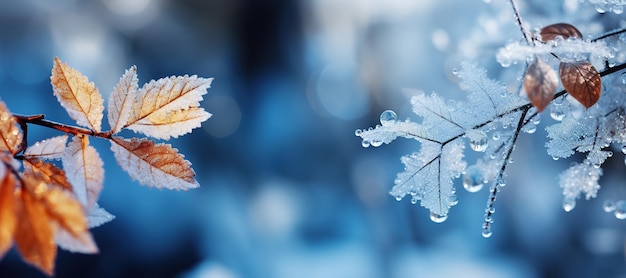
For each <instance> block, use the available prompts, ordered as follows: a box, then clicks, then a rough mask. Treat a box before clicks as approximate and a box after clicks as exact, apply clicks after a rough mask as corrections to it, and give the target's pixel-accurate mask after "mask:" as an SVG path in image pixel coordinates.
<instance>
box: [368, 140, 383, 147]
mask: <svg viewBox="0 0 626 278" xmlns="http://www.w3.org/2000/svg"><path fill="white" fill-rule="evenodd" d="M370 144H371V145H372V147H380V146H381V145H382V144H383V141H381V140H372V142H370Z"/></svg>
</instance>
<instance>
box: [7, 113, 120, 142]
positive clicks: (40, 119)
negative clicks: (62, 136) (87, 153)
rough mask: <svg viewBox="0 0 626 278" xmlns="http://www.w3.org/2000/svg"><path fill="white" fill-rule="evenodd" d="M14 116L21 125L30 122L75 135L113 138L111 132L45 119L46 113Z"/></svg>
mask: <svg viewBox="0 0 626 278" xmlns="http://www.w3.org/2000/svg"><path fill="white" fill-rule="evenodd" d="M13 116H14V117H15V118H16V119H17V121H18V122H20V125H21V123H28V124H34V125H39V126H45V127H49V128H52V129H56V130H58V131H61V132H64V133H69V134H73V135H78V134H85V135H89V136H94V137H100V138H105V139H110V138H111V133H110V132H96V131H94V130H91V129H87V128H83V127H77V126H72V125H66V124H62V123H57V122H54V121H49V120H46V119H44V115H34V116H23V115H17V114H13Z"/></svg>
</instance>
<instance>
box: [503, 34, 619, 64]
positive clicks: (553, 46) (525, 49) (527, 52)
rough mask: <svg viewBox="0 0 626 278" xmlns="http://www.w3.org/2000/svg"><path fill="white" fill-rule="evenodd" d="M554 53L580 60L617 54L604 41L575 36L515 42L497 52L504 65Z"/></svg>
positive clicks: (610, 56)
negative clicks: (531, 42) (547, 41)
mask: <svg viewBox="0 0 626 278" xmlns="http://www.w3.org/2000/svg"><path fill="white" fill-rule="evenodd" d="M552 53H554V54H556V55H558V56H559V57H561V58H564V59H570V60H580V59H586V58H587V57H589V56H591V57H605V58H612V57H614V56H615V53H614V51H611V48H609V47H608V46H607V45H606V43H605V42H603V41H597V42H592V41H585V40H580V39H575V38H570V39H567V40H564V39H562V38H557V39H556V40H554V41H551V42H550V43H545V44H544V43H540V42H537V43H536V44H535V45H528V44H526V43H525V42H513V43H510V44H507V45H506V46H505V47H503V48H500V50H498V53H497V54H496V59H497V60H498V63H500V65H502V66H503V67H509V66H511V65H512V64H518V63H525V62H526V61H529V60H532V59H534V57H535V56H544V55H551V54H552Z"/></svg>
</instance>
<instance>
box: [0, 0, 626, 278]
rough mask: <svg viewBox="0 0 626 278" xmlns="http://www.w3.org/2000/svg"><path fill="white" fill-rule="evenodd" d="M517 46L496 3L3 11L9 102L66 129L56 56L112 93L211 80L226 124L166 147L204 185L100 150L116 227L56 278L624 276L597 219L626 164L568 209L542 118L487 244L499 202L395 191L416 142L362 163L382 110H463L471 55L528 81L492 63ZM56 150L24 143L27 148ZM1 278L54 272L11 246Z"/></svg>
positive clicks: (30, 3)
mask: <svg viewBox="0 0 626 278" xmlns="http://www.w3.org/2000/svg"><path fill="white" fill-rule="evenodd" d="M520 2H522V1H520ZM520 7H521V8H522V13H523V15H524V17H525V19H526V20H527V21H528V22H530V23H529V25H530V26H531V27H533V28H535V27H539V26H543V25H546V24H551V23H555V22H559V21H567V22H570V23H572V24H574V25H576V26H578V27H579V28H580V29H581V30H582V31H583V33H585V34H589V33H591V34H594V33H595V34H597V33H600V32H602V31H603V30H605V29H607V30H608V29H612V28H615V27H618V26H620V25H623V24H625V23H624V20H623V16H619V15H615V14H604V15H599V14H597V13H596V12H595V10H594V9H593V7H591V6H590V4H588V3H586V2H585V3H580V2H578V1H576V0H565V1H548V2H547V3H546V2H545V1H539V0H535V1H527V2H523V3H520ZM520 38H521V36H520V33H519V30H518V28H517V26H516V24H515V19H514V17H513V13H512V11H511V9H510V6H509V5H508V4H507V3H506V2H505V1H495V0H492V1H485V2H483V1H480V0H472V1H455V0H437V1H436V0H422V1H409V0H386V1H377V0H341V1H339V0H297V1H286V0H269V1H254V0H204V1H203V0H184V1H173V0H134V1H125V0H99V1H79V0H60V1H46V0H26V1H8V0H0V88H2V89H1V91H0V97H1V98H2V100H3V101H4V102H6V103H7V105H8V107H9V109H11V111H13V112H15V113H20V114H37V113H44V114H45V115H46V117H47V118H49V119H52V120H55V121H60V122H64V123H72V121H71V120H70V119H69V117H68V116H67V114H66V113H65V111H64V110H62V108H61V107H60V105H58V103H57V102H56V99H55V97H54V96H53V95H52V89H51V86H50V84H49V83H50V82H49V76H50V70H51V68H52V60H53V57H54V56H59V57H60V58H61V59H62V60H63V61H65V62H67V63H68V64H69V65H71V66H72V67H74V68H76V69H78V70H80V71H81V72H82V73H83V74H84V75H86V76H88V77H89V78H90V80H91V81H93V82H95V84H96V86H97V87H98V88H99V89H100V91H101V93H102V94H103V95H104V96H105V98H106V97H107V96H108V94H109V93H110V91H111V89H112V88H113V86H114V85H115V84H116V83H117V81H118V79H119V77H120V76H121V75H122V74H123V72H124V70H125V69H127V68H129V67H130V66H131V65H137V67H138V75H139V80H140V84H143V83H145V82H148V81H149V80H151V79H157V78H160V77H165V76H170V75H183V74H197V75H200V76H204V77H214V78H215V80H214V82H213V86H212V88H211V89H209V93H208V94H207V95H206V97H205V100H204V101H203V103H202V105H203V107H205V108H206V109H207V110H208V111H209V112H211V113H213V117H212V118H211V119H209V120H208V121H207V122H205V123H204V124H203V127H202V128H200V129H197V130H195V131H194V132H193V133H192V134H189V135H186V136H184V137H182V138H179V139H175V140H172V141H171V142H169V143H171V144H173V145H174V146H175V147H177V148H179V149H180V151H181V152H182V153H183V154H185V155H186V158H187V159H188V160H190V161H191V162H192V163H193V167H194V169H195V170H196V172H197V178H198V181H199V182H200V184H201V187H200V188H199V189H196V190H192V191H189V192H175V191H165V190H157V189H152V188H147V187H144V186H140V185H138V184H137V183H135V182H133V181H131V180H130V178H129V177H128V176H127V175H126V174H125V173H124V172H122V171H121V169H120V168H119V167H118V166H117V165H116V163H115V160H114V159H113V156H112V155H111V153H110V152H109V151H108V149H109V146H108V143H107V142H104V141H102V140H97V139H93V140H91V141H92V142H93V144H94V145H95V146H96V148H97V149H98V150H99V151H100V155H101V157H102V158H103V160H104V162H105V169H106V170H105V175H106V176H105V187H104V189H103V191H102V193H101V199H100V205H101V206H102V207H103V208H105V209H107V210H108V211H109V212H111V213H113V214H114V215H116V216H117V218H116V219H115V220H114V221H113V222H111V223H108V224H105V225H104V226H101V227H98V228H95V229H93V231H92V232H93V234H94V236H95V239H96V242H97V243H98V246H99V248H100V251H101V252H100V254H98V255H82V254H72V253H69V252H66V251H59V255H58V258H57V262H56V274H57V276H58V277H208V278H234V277H279V278H280V277H337V278H350V277H355V278H356V277H372V278H373V277H559V276H562V277H626V261H625V252H626V244H625V239H626V222H624V221H619V220H616V219H615V218H614V217H613V216H612V215H610V214H607V213H604V212H603V211H602V206H601V204H602V201H604V200H605V199H613V200H617V199H626V188H625V187H624V182H623V179H624V176H623V173H624V163H623V157H621V155H616V156H615V157H614V158H613V159H611V160H609V162H607V163H606V164H605V175H604V176H603V178H602V180H601V184H602V185H603V188H602V189H601V191H600V194H599V196H598V198H597V199H594V200H591V201H579V202H578V205H577V208H576V209H575V210H574V211H572V212H570V213H566V212H564V211H563V209H562V208H561V201H562V195H561V189H560V188H559V187H558V184H557V182H556V176H557V175H558V174H559V173H560V172H561V171H563V170H564V169H566V168H567V167H568V165H569V163H571V161H580V160H582V159H581V158H580V157H575V158H573V159H572V160H569V161H566V160H560V161H553V160H552V159H551V158H550V157H549V156H548V155H547V154H546V152H545V149H544V144H545V135H546V134H545V131H543V127H545V126H546V125H547V124H550V123H551V119H549V117H547V115H543V121H542V126H540V129H539V131H538V132H537V133H535V134H533V135H532V136H530V135H526V134H524V135H523V136H522V137H521V138H520V141H519V143H518V147H517V148H516V151H515V153H514V155H513V159H514V161H515V163H514V164H512V165H511V166H510V167H509V173H508V186H507V187H506V188H505V189H504V190H503V191H502V192H501V194H500V195H499V199H498V201H497V203H496V210H497V212H496V214H495V222H494V226H493V227H494V228H493V231H494V235H493V236H492V237H491V238H490V239H484V238H482V236H481V224H482V221H483V214H484V208H485V204H486V200H487V196H488V192H487V190H485V189H483V190H482V191H480V192H478V193H473V194H470V193H468V192H465V191H464V190H462V186H461V185H460V184H459V181H457V185H456V186H457V188H458V190H457V192H458V195H459V196H458V197H459V205H458V206H456V207H454V208H452V210H451V213H450V215H449V218H448V220H447V221H446V222H444V223H442V224H435V223H433V222H431V221H430V220H429V216H428V212H427V211H426V210H424V209H423V208H421V207H419V206H418V205H411V204H410V201H409V200H406V199H405V200H402V201H400V202H397V201H395V199H394V198H392V197H391V196H389V195H388V194H387V192H388V191H389V190H390V188H391V185H392V183H393V180H394V178H395V175H396V173H397V172H399V171H401V170H402V164H401V163H400V160H399V158H400V156H402V155H404V154H408V153H410V152H413V151H416V150H418V148H419V144H417V143H415V142H412V141H408V140H399V141H397V142H394V143H393V144H391V145H385V146H382V147H379V148H369V149H364V148H362V147H361V144H360V140H359V138H357V137H355V136H354V130H355V129H357V128H364V127H368V126H373V125H376V124H377V123H378V116H379V114H380V113H381V112H382V111H384V110H386V109H393V110H395V111H396V112H398V115H399V117H400V118H402V119H404V118H407V117H411V111H410V106H409V101H408V100H409V98H410V95H408V94H407V93H404V92H403V90H402V89H403V88H418V89H421V90H424V91H426V92H430V91H435V92H438V93H439V94H442V95H444V96H446V97H450V98H456V99H462V98H463V93H462V91H461V90H459V88H458V85H457V84H456V80H455V78H454V76H453V75H452V74H451V72H452V69H453V68H454V67H457V66H459V64H460V62H461V61H462V60H474V61H476V62H477V63H478V64H480V65H483V66H485V67H487V68H488V70H489V74H490V75H491V76H492V77H494V78H499V79H501V80H505V81H506V80H511V81H512V82H511V84H513V85H512V86H516V85H515V84H516V83H515V78H516V77H517V76H519V74H520V71H519V69H517V70H516V68H515V67H512V68H509V69H505V70H503V69H502V68H501V67H500V66H499V65H498V64H497V63H496V62H495V58H494V53H495V52H494V51H495V50H497V48H498V47H500V46H502V45H504V44H506V43H507V42H510V41H513V40H518V39H520ZM105 126H106V125H105ZM55 135H59V134H58V133H56V132H55V131H53V130H48V129H45V128H39V127H33V128H31V129H29V140H30V142H34V141H35V140H40V139H44V138H47V137H51V136H55ZM123 135H125V136H133V134H132V133H124V134H123ZM616 153H617V152H616ZM474 158H475V157H472V156H471V155H470V156H469V157H468V159H470V162H471V161H473V159H474ZM0 276H1V277H42V276H43V275H42V274H41V273H40V272H38V271H37V270H35V269H34V268H32V267H30V266H28V265H26V264H25V263H23V262H22V261H21V259H20V258H19V256H18V254H17V252H16V251H15V250H12V251H11V252H9V253H8V255H6V256H5V257H4V258H3V259H2V260H1V261H0Z"/></svg>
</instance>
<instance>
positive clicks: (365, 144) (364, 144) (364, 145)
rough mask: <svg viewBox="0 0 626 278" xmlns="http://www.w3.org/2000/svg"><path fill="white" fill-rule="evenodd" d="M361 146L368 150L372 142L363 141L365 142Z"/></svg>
mask: <svg viewBox="0 0 626 278" xmlns="http://www.w3.org/2000/svg"><path fill="white" fill-rule="evenodd" d="M361 146H363V148H367V147H369V146H370V141H367V140H365V139H363V141H362V142H361Z"/></svg>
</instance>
